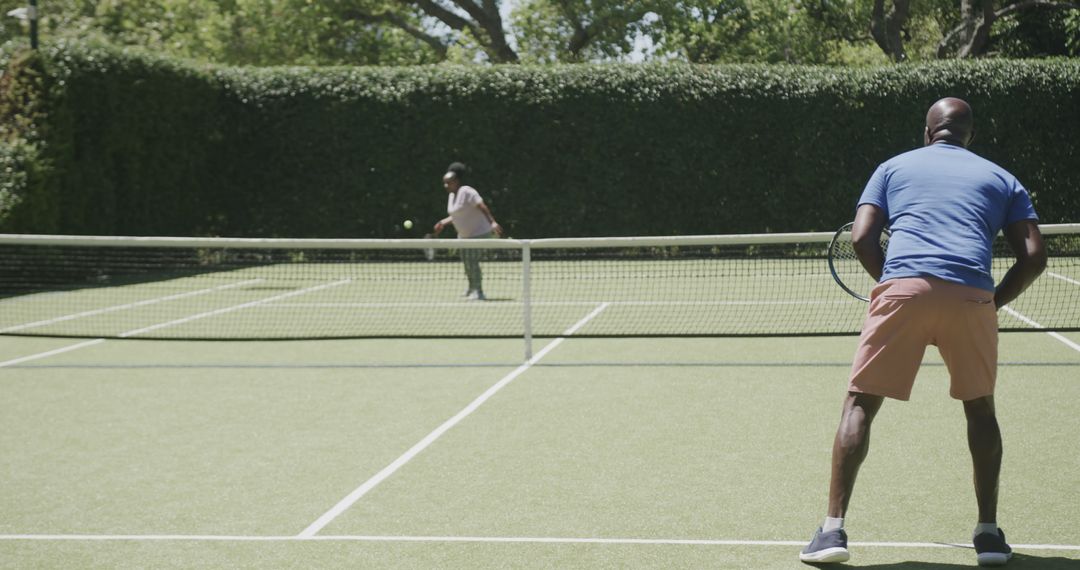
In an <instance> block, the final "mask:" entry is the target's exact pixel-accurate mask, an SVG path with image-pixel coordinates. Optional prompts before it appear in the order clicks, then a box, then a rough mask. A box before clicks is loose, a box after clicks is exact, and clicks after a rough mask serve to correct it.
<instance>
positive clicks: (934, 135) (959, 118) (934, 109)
mask: <svg viewBox="0 0 1080 570" xmlns="http://www.w3.org/2000/svg"><path fill="white" fill-rule="evenodd" d="M974 134H975V116H974V115H973V114H972V112H971V105H968V104H967V102H966V101H964V100H963V99H957V98H955V97H946V98H944V99H941V100H939V101H938V102H936V103H934V104H933V105H931V106H930V110H929V111H927V112H926V136H925V137H924V138H925V143H926V144H927V145H932V144H934V143H939V142H948V143H952V144H956V145H960V146H963V147H966V146H967V145H968V144H969V143H970V142H971V138H972V136H973V135H974Z"/></svg>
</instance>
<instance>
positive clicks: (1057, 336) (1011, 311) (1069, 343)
mask: <svg viewBox="0 0 1080 570" xmlns="http://www.w3.org/2000/svg"><path fill="white" fill-rule="evenodd" d="M1004 309H1005V312H1006V313H1009V314H1010V315H1012V316H1014V317H1016V318H1017V319H1020V320H1021V321H1024V322H1025V323H1027V324H1029V325H1031V326H1033V327H1036V328H1040V329H1044V328H1046V327H1044V326H1042V325H1040V324H1039V323H1037V322H1035V321H1033V320H1031V319H1029V318H1027V317H1025V316H1024V315H1022V314H1020V313H1019V312H1017V311H1016V310H1015V309H1013V308H1012V307H1010V306H1008V305H1005V307H1004ZM1046 334H1048V335H1050V336H1052V337H1054V338H1055V339H1057V340H1059V341H1061V342H1062V343H1063V344H1065V346H1067V347H1069V348H1071V349H1073V350H1075V351H1076V352H1080V344H1077V343H1075V342H1073V341H1071V340H1069V339H1067V338H1065V337H1064V336H1062V335H1060V334H1058V333H1056V332H1048V333H1046Z"/></svg>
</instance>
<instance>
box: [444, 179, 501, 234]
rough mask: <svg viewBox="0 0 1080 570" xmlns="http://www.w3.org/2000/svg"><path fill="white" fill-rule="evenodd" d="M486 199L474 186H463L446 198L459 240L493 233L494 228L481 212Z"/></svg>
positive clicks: (447, 209) (448, 212) (447, 207)
mask: <svg viewBox="0 0 1080 570" xmlns="http://www.w3.org/2000/svg"><path fill="white" fill-rule="evenodd" d="M483 203H484V199H483V198H481V197H480V193H479V192H477V191H476V189H475V188H473V187H472V186H462V187H461V188H458V190H457V192H452V193H450V195H449V196H447V198H446V213H447V214H450V221H452V222H454V229H456V230H457V234H458V237H459V238H471V237H476V236H481V235H486V234H489V233H491V230H493V229H494V228H493V227H492V225H491V222H490V221H488V219H487V216H485V215H484V212H483V211H482V210H480V204H483Z"/></svg>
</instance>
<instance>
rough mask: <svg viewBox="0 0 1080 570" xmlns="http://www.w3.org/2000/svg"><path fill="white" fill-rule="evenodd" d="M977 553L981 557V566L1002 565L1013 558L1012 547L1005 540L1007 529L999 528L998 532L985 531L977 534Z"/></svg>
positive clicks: (975, 541) (975, 540)
mask: <svg viewBox="0 0 1080 570" xmlns="http://www.w3.org/2000/svg"><path fill="white" fill-rule="evenodd" d="M973 542H974V543H975V554H976V555H977V556H978V559H979V566H1002V565H1004V564H1005V563H1006V562H1008V561H1009V559H1010V558H1012V548H1009V545H1008V544H1007V543H1006V542H1005V531H1003V530H1001V529H1000V528H999V529H998V533H997V534H994V533H992V532H984V533H982V534H977V535H975V539H974V540H973Z"/></svg>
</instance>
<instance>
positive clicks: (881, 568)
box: [808, 553, 1080, 570]
mask: <svg viewBox="0 0 1080 570" xmlns="http://www.w3.org/2000/svg"><path fill="white" fill-rule="evenodd" d="M808 566H812V567H815V568H860V569H862V570H871V569H872V570H955V569H957V568H977V567H978V566H977V565H976V564H975V555H974V553H972V556H971V564H943V563H940V562H918V561H914V560H912V561H907V562H896V563H892V564H867V565H860V564H809V565H808ZM1000 568H1007V569H1008V570H1018V569H1024V568H1029V569H1035V568H1037V569H1039V570H1051V569H1053V570H1058V569H1060V570H1080V559H1070V558H1061V557H1059V556H1034V555H1031V554H1018V553H1014V554H1013V557H1012V559H1011V560H1009V563H1008V564H1006V565H1005V566H1001V567H1000Z"/></svg>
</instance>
